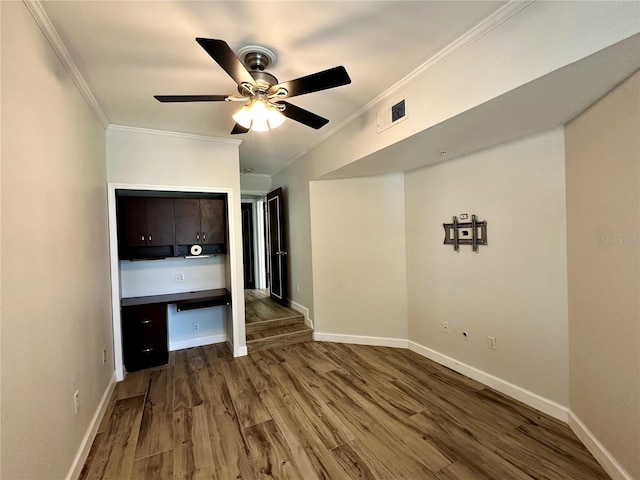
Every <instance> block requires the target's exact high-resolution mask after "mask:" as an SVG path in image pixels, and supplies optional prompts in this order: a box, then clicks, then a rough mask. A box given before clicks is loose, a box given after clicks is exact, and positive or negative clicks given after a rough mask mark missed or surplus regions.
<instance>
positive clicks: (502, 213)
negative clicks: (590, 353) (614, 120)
mask: <svg viewBox="0 0 640 480" xmlns="http://www.w3.org/2000/svg"><path fill="white" fill-rule="evenodd" d="M405 185H406V188H405V201H406V223H407V278H408V282H407V283H408V299H409V300H408V305H409V306H408V311H409V340H411V341H413V342H416V343H417V344H419V345H422V346H424V347H427V348H429V349H432V350H435V351H436V352H438V353H440V354H443V355H446V356H448V357H451V358H454V359H456V360H457V361H459V362H463V363H465V364H467V365H471V366H473V367H475V368H476V369H479V370H481V371H483V372H485V373H488V374H490V375H493V376H495V377H498V378H500V379H502V380H504V381H507V382H510V383H511V384H513V385H516V386H518V387H520V388H523V389H525V390H528V391H530V392H533V393H534V394H537V395H539V396H541V397H543V398H546V399H548V400H552V401H554V402H557V403H559V404H560V405H563V406H566V405H567V403H568V377H567V376H568V356H567V341H568V340H567V335H568V332H567V304H566V292H567V283H566V249H565V213H564V212H565V188H564V144H563V132H562V130H561V129H560V130H553V131H550V132H546V133H542V134H539V135H534V136H531V137H527V138H524V139H520V140H515V141H513V142H510V143H507V144H504V145H500V146H498V147H495V148H491V149H488V150H485V151H482V152H478V153H475V154H472V155H468V156H466V157H463V158H460V159H457V160H453V161H450V162H444V163H441V164H438V165H434V166H432V167H427V168H424V169H421V170H417V171H414V172H410V173H407V174H406V179H405ZM461 213H467V214H469V215H471V214H476V215H477V216H478V219H479V220H486V221H487V230H488V243H489V244H488V245H487V246H480V247H479V253H477V254H476V253H473V252H472V250H471V247H470V246H462V247H460V252H459V253H456V252H454V250H453V247H452V246H449V245H446V246H445V245H443V238H444V229H443V227H442V224H443V223H444V222H447V223H449V222H451V220H452V216H453V215H456V216H459V215H460V214H461ZM443 321H447V322H448V323H449V330H450V333H448V334H447V333H444V332H443V331H442V322H443ZM465 328H466V329H468V331H469V340H468V341H465V340H463V339H462V329H465ZM489 335H492V336H495V337H496V338H497V349H496V350H491V349H489V348H488V342H487V336H489Z"/></svg>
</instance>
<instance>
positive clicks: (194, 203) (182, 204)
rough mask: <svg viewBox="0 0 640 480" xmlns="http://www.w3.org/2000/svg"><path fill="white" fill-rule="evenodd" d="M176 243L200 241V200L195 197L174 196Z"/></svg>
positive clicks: (184, 243)
mask: <svg viewBox="0 0 640 480" xmlns="http://www.w3.org/2000/svg"><path fill="white" fill-rule="evenodd" d="M173 205H174V208H175V215H176V244H178V245H193V244H194V243H200V235H201V232H200V200H198V199H197V198H175V199H174V200H173Z"/></svg>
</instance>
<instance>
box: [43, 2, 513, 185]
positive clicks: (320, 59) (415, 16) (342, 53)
mask: <svg viewBox="0 0 640 480" xmlns="http://www.w3.org/2000/svg"><path fill="white" fill-rule="evenodd" d="M505 3H507V2H504V1H313V2H310V1H284V2H272V1H206V2H205V1H188V2H176V1H140V2H134V1H123V2H116V1H42V2H41V5H42V7H43V9H44V11H45V13H46V15H47V16H48V17H49V19H50V21H51V24H52V25H53V27H54V29H55V30H56V32H57V34H58V35H59V37H60V39H61V41H62V43H63V44H64V46H65V47H66V49H67V50H68V52H69V54H70V56H71V59H72V61H73V63H74V64H75V66H76V67H77V69H78V71H79V73H80V74H81V76H82V78H83V79H84V81H85V82H86V84H87V86H88V88H89V90H90V91H91V93H92V94H93V96H94V97H95V99H96V101H97V103H98V105H99V107H100V109H101V110H102V112H103V113H104V115H105V116H106V118H107V121H108V123H109V124H112V125H126V126H131V127H142V128H150V129H157V130H166V131H173V132H184V133H191V134H198V135H207V136H214V137H222V138H236V139H238V138H241V139H242V140H243V142H242V144H241V146H240V163H241V168H247V167H248V168H252V169H253V172H254V173H263V174H271V173H273V172H275V171H276V170H278V168H280V167H281V166H283V165H285V164H286V163H287V162H288V161H289V160H290V159H292V158H293V157H295V156H296V155H298V154H299V153H300V152H303V151H305V150H306V149H307V148H308V147H309V146H310V145H311V144H312V143H314V142H315V141H317V140H318V139H319V138H321V137H322V136H324V135H326V134H327V132H329V131H331V129H332V128H335V127H336V126H338V125H339V124H340V123H341V122H343V121H344V120H345V119H347V118H348V117H349V116H351V115H352V114H353V113H354V112H356V111H358V110H360V109H361V108H362V107H363V106H364V105H366V104H368V103H369V102H371V101H372V100H373V99H375V98H376V97H377V96H379V95H380V94H382V93H383V92H384V91H385V90H387V89H389V88H390V87H391V86H392V85H394V84H395V83H396V82H398V81H399V80H401V79H402V78H404V77H405V76H406V75H408V74H409V73H411V72H412V71H413V70H415V69H416V68H418V67H419V66H420V65H422V64H423V63H424V62H426V61H427V60H428V59H429V58H431V57H432V56H434V55H435V54H436V53H437V52H439V51H440V50H442V49H443V48H444V47H446V46H447V45H449V44H450V43H451V42H453V41H454V40H455V39H457V38H458V37H460V36H461V35H463V34H464V33H465V32H467V31H468V30H470V29H471V28H473V27H474V26H475V25H477V24H478V23H480V22H481V21H482V20H483V19H485V18H486V17H488V16H489V15H490V14H492V13H493V12H495V11H496V10H497V9H499V8H500V7H501V6H503V5H504V4H505ZM196 37H207V38H219V39H223V40H225V41H226V42H227V43H228V44H229V45H230V46H231V48H232V49H234V50H235V51H237V50H238V49H240V48H241V47H243V46H245V45H256V44H257V45H262V46H265V47H268V48H269V49H271V50H273V51H274V52H275V53H276V55H277V62H276V64H275V65H274V66H272V67H270V68H269V69H268V70H269V72H270V73H272V74H273V75H275V76H276V77H277V78H278V80H279V81H281V82H282V81H286V80H292V79H294V78H298V77H302V76H305V75H308V74H311V73H315V72H317V71H320V70H325V69H327V68H331V67H334V66H337V65H344V66H345V68H346V69H347V71H348V72H349V75H350V77H351V79H352V83H351V85H347V86H343V87H339V88H335V89H332V90H326V91H322V92H316V93H312V94H309V95H306V96H300V97H295V98H293V99H291V103H294V104H296V105H298V106H300V107H303V108H306V109H308V110H310V111H312V112H314V113H317V114H319V115H321V116H323V117H325V118H328V119H329V120H330V123H329V124H328V125H327V126H325V127H323V128H322V129H320V130H317V131H316V130H313V129H311V128H309V127H306V126H304V125H302V124H299V123H296V122H293V121H291V120H288V121H287V122H285V124H284V125H283V126H282V127H280V128H279V129H277V130H274V131H272V132H266V133H249V134H246V135H241V136H231V135H230V134H229V132H230V131H231V128H232V127H233V124H234V122H233V120H232V118H231V116H232V114H233V113H234V112H235V111H236V110H238V109H239V106H238V104H236V103H233V104H231V103H226V102H222V103H208V102H207V103H177V104H161V103H159V102H157V101H156V100H155V99H154V98H153V95H191V94H232V93H236V86H235V83H234V82H233V80H232V79H231V78H230V77H228V76H227V75H226V74H225V73H224V71H223V70H222V69H221V68H220V67H219V66H218V65H217V64H216V63H215V62H214V61H213V60H212V59H211V57H209V55H208V54H207V53H206V52H205V51H204V50H203V49H202V48H201V47H200V46H199V45H198V44H197V43H196V42H195V38H196Z"/></svg>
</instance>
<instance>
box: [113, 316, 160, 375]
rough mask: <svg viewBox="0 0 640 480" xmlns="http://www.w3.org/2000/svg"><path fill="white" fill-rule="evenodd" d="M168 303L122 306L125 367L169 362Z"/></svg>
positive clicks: (130, 368) (157, 364) (131, 369)
mask: <svg viewBox="0 0 640 480" xmlns="http://www.w3.org/2000/svg"><path fill="white" fill-rule="evenodd" d="M167 336H168V335H167V306H166V305H165V304H154V305H136V306H131V307H123V309H122V346H123V353H124V364H125V367H127V371H129V372H132V371H134V370H139V369H141V368H149V367H155V366H159V365H166V364H167V362H168V342H167Z"/></svg>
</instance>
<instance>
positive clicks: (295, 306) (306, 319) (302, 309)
mask: <svg viewBox="0 0 640 480" xmlns="http://www.w3.org/2000/svg"><path fill="white" fill-rule="evenodd" d="M287 304H288V305H289V306H290V307H291V308H293V309H294V310H297V311H298V312H300V313H302V314H303V315H304V324H305V325H306V326H307V327H309V328H311V329H313V320H312V319H311V318H310V317H309V309H308V308H307V307H305V306H304V305H300V304H299V303H298V302H294V301H293V300H291V299H290V298H289V299H287Z"/></svg>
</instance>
